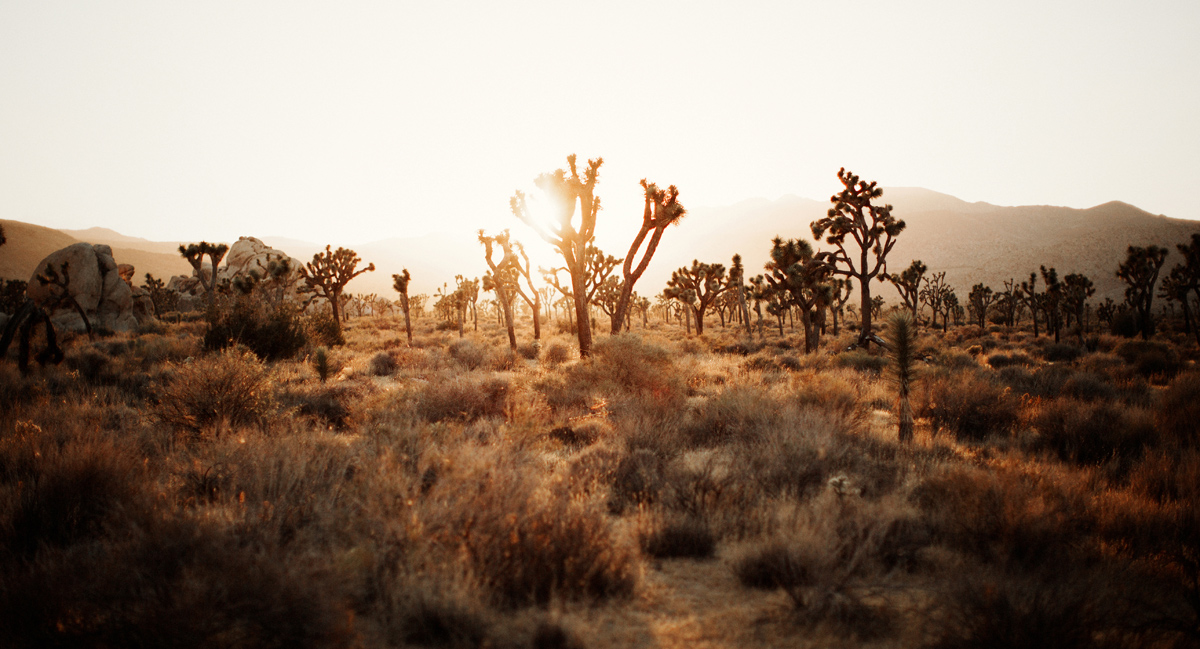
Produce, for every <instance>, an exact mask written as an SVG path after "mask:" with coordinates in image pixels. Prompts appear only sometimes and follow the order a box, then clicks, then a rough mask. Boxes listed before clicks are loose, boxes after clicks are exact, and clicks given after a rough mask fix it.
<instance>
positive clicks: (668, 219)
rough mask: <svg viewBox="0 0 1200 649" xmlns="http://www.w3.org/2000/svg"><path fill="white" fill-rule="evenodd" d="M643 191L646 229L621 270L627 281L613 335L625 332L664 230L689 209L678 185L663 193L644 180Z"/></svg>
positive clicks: (615, 313)
mask: <svg viewBox="0 0 1200 649" xmlns="http://www.w3.org/2000/svg"><path fill="white" fill-rule="evenodd" d="M642 190H643V191H644V193H645V209H644V210H643V212H642V227H641V229H640V230H638V233H637V236H636V237H634V238H633V243H632V244H630V245H629V252H628V253H627V254H626V255H625V263H624V265H623V266H622V267H621V274H622V277H623V279H622V281H621V283H620V295H619V297H618V299H617V303H616V306H615V312H614V313H613V314H612V333H614V334H615V333H618V332H619V331H620V330H621V322H622V321H623V320H625V316H626V314H627V312H628V310H629V297H630V295H632V293H633V285H634V284H635V283H637V281H638V279H640V278H641V276H642V273H644V272H645V271H646V266H648V265H649V264H650V258H651V257H653V256H654V251H655V250H657V249H658V242H659V240H660V239H662V235H663V231H665V230H666V229H667V226H669V225H671V224H675V225H678V224H679V221H680V219H682V218H683V217H684V215H685V214H687V210H686V209H684V207H683V204H682V203H680V202H679V190H678V189H676V188H675V185H671V186H670V187H669V188H667V189H665V190H663V189H659V188H658V185H655V184H654V183H647V182H646V179H645V178H643V179H642ZM651 233H653V234H651ZM647 235H649V236H650V241H649V242H646V236H647ZM643 242H645V243H646V250H645V252H644V253H643V254H642V258H641V260H640V261H638V262H637V266H636V267H635V266H634V265H633V261H634V258H635V257H636V256H637V254H638V249H640V248H641V247H642V243H643Z"/></svg>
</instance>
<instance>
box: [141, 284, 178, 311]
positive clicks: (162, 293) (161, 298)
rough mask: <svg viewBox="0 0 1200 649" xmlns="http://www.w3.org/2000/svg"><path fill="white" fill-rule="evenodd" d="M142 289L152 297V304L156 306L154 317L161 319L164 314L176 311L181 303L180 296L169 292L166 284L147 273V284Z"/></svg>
mask: <svg viewBox="0 0 1200 649" xmlns="http://www.w3.org/2000/svg"><path fill="white" fill-rule="evenodd" d="M142 289H144V290H145V291H146V293H148V294H149V295H150V303H151V304H152V305H153V306H154V317H156V318H161V317H162V314H163V313H166V312H167V311H174V310H175V307H176V304H177V303H178V302H179V294H178V293H176V292H175V291H168V290H167V287H166V284H164V283H163V281H162V280H161V279H158V278H157V277H155V276H154V275H151V274H150V273H146V282H145V283H144V284H142Z"/></svg>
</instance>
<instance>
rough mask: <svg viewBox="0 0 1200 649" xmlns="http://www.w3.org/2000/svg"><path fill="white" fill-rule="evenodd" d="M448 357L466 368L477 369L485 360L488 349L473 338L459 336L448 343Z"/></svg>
mask: <svg viewBox="0 0 1200 649" xmlns="http://www.w3.org/2000/svg"><path fill="white" fill-rule="evenodd" d="M450 358H453V359H454V360H455V361H457V362H458V363H459V364H460V365H462V366H463V367H465V368H467V369H468V370H477V369H479V368H480V367H482V366H483V364H484V363H486V362H487V360H488V350H487V347H484V346H483V345H481V344H479V343H477V342H475V341H474V340H470V339H467V338H461V339H459V340H456V341H454V342H453V343H450Z"/></svg>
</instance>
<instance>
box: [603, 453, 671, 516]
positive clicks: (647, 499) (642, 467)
mask: <svg viewBox="0 0 1200 649" xmlns="http://www.w3.org/2000/svg"><path fill="white" fill-rule="evenodd" d="M665 470H666V464H665V463H664V462H663V460H662V458H661V457H659V456H658V455H657V454H655V453H654V452H653V451H650V450H646V449H636V450H634V451H633V452H632V453H630V454H628V455H626V456H625V457H623V458H621V461H620V463H619V464H617V467H616V471H614V473H613V480H612V488H611V492H610V495H609V499H608V508H609V511H611V512H613V513H614V514H619V513H621V512H624V511H625V510H626V509H628V508H629V507H637V506H639V505H648V504H652V503H655V502H657V501H658V500H659V498H660V497H661V495H662V490H663V487H664V484H665V483H664V471H665Z"/></svg>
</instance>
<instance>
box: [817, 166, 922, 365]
mask: <svg viewBox="0 0 1200 649" xmlns="http://www.w3.org/2000/svg"><path fill="white" fill-rule="evenodd" d="M838 180H840V181H841V183H842V185H843V189H842V191H840V192H838V193H837V194H835V195H834V196H833V197H831V198H830V199H829V200H830V201H831V202H833V207H832V208H831V209H830V210H829V214H828V215H827V216H826V217H825V218H823V219H820V220H817V221H813V222H812V225H811V227H812V233H813V237H814V238H816V240H818V241H820V240H821V238H822V237H824V236H825V234H826V233H828V234H829V236H828V237H827V238H826V239H825V242H826V243H828V244H830V245H833V246H836V247H837V251H836V252H832V253H822V255H823V256H825V257H827V259H828V261H829V262H830V266H832V267H833V272H834V273H836V274H838V275H845V276H847V277H853V278H856V279H858V288H859V291H860V293H861V294H862V328H861V330H860V331H859V334H858V343H859V344H860V345H862V346H863V347H866V346H867V345H868V344H869V341H870V340H871V280H872V279H874V278H875V277H876V276H878V275H879V274H880V273H881V272H883V273H886V272H887V261H886V260H887V255H888V253H890V252H891V251H892V247H893V246H895V245H896V237H897V236H899V235H900V233H901V232H903V231H904V225H905V224H904V221H902V220H900V219H897V218H896V217H894V216H892V206H891V205H884V206H882V207H880V206H877V205H873V204H872V203H871V201H873V200H875V199H877V198H880V197H882V196H883V189H881V188H880V187H877V186H876V184H875V182H874V181H872V182H870V183H867V182H864V181H861V180H859V177H858V176H856V175H854V174H852V173H850V172H848V171H846V169H845V168H844V167H843V168H842V169H840V170H838ZM846 237H850V238H851V240H852V241H853V242H854V247H855V248H856V250H852V251H848V250H847V249H846ZM851 255H853V257H852V256H851ZM872 258H873V259H872Z"/></svg>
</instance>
